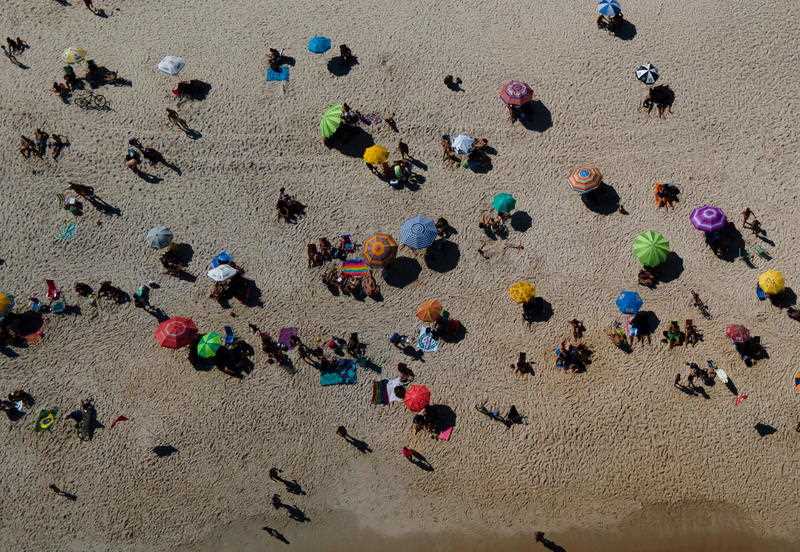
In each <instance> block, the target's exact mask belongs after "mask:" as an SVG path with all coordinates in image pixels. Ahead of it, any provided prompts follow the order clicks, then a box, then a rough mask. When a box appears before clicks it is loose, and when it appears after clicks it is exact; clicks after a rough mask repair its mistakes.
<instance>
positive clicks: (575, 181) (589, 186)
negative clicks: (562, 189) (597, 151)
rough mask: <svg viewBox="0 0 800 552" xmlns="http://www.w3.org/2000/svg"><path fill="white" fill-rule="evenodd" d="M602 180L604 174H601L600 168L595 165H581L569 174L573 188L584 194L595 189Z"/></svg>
mask: <svg viewBox="0 0 800 552" xmlns="http://www.w3.org/2000/svg"><path fill="white" fill-rule="evenodd" d="M602 182H603V175H602V174H600V169H598V168H597V167H595V166H594V165H581V166H579V167H576V168H575V169H573V170H572V172H571V173H570V174H569V185H570V186H572V189H573V190H575V191H576V192H580V193H582V194H585V193H586V192H590V191H592V190H594V189H595V188H597V187H598V186H600V184H601V183H602Z"/></svg>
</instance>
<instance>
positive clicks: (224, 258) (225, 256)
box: [211, 249, 233, 268]
mask: <svg viewBox="0 0 800 552" xmlns="http://www.w3.org/2000/svg"><path fill="white" fill-rule="evenodd" d="M232 260H233V256H232V255H231V254H230V253H229V252H228V251H227V250H225V249H223V250H222V251H220V252H219V253H217V254H216V255H215V256H214V257H213V258H212V259H211V268H217V267H218V266H219V265H223V264H228V263H229V262H231V261H232Z"/></svg>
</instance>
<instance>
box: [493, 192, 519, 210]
mask: <svg viewBox="0 0 800 552" xmlns="http://www.w3.org/2000/svg"><path fill="white" fill-rule="evenodd" d="M516 206H517V200H516V199H514V196H512V195H511V194H507V193H505V192H503V193H500V194H497V195H496V196H494V199H493V200H492V209H494V210H495V211H497V212H498V213H510V212H511V211H513V210H514V207H516Z"/></svg>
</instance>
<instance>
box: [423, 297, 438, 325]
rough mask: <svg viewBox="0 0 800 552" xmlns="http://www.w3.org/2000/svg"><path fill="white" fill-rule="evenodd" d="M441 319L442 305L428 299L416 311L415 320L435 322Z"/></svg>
mask: <svg viewBox="0 0 800 552" xmlns="http://www.w3.org/2000/svg"><path fill="white" fill-rule="evenodd" d="M441 317H442V303H441V302H440V301H438V300H436V299H428V300H427V301H425V302H423V303H422V304H421V305H420V306H419V308H418V309H417V318H419V319H420V320H422V321H423V322H436V321H437V320H439V319H440V318H441Z"/></svg>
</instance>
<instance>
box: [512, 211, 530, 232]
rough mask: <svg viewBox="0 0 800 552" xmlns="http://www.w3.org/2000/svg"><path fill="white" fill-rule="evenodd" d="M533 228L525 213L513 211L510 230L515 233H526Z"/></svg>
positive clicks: (528, 216)
mask: <svg viewBox="0 0 800 552" xmlns="http://www.w3.org/2000/svg"><path fill="white" fill-rule="evenodd" d="M531 226H533V218H532V217H531V216H530V215H529V214H528V212H527V211H515V212H514V214H513V215H511V228H513V229H514V231H516V232H527V231H528V230H530V228H531Z"/></svg>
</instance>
